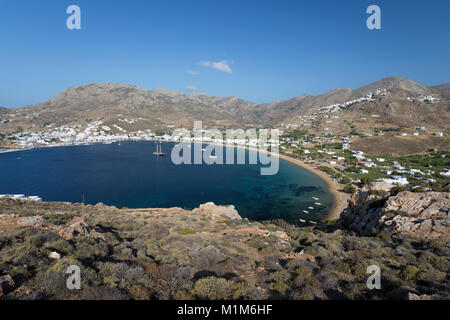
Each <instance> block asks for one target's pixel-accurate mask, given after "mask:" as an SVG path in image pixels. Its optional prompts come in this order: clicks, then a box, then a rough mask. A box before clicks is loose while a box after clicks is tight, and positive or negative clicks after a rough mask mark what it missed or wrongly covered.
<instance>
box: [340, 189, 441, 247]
mask: <svg viewBox="0 0 450 320" xmlns="http://www.w3.org/2000/svg"><path fill="white" fill-rule="evenodd" d="M392 187H393V186H392V185H391V184H389V183H384V182H375V183H372V184H370V185H368V186H366V187H364V188H363V189H361V190H358V191H357V192H356V193H355V194H353V195H352V197H351V199H350V201H349V202H350V205H349V207H348V208H347V209H346V210H345V211H344V212H343V213H342V215H341V218H340V220H339V225H340V226H341V227H343V228H345V229H349V230H354V231H356V232H358V234H361V235H365V236H373V235H377V234H379V233H380V232H383V231H384V232H389V233H390V234H394V235H396V236H401V237H407V238H412V239H417V240H419V241H427V242H430V241H438V242H439V243H442V244H444V245H445V246H450V232H449V231H450V193H449V192H423V193H415V192H410V191H403V192H400V193H398V194H392V193H391V189H392Z"/></svg>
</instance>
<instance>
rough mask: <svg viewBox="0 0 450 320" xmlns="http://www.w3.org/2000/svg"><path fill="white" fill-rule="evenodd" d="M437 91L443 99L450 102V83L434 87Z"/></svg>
mask: <svg viewBox="0 0 450 320" xmlns="http://www.w3.org/2000/svg"><path fill="white" fill-rule="evenodd" d="M432 88H433V89H435V90H437V91H438V92H439V93H440V94H441V95H442V96H443V97H445V98H446V99H448V100H450V83H447V84H442V85H439V86H434V87H432Z"/></svg>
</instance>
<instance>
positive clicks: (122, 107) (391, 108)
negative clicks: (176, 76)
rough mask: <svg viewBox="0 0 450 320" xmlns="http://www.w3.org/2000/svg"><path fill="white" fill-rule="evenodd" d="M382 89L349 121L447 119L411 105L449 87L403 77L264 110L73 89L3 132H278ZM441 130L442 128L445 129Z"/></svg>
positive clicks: (137, 92)
mask: <svg viewBox="0 0 450 320" xmlns="http://www.w3.org/2000/svg"><path fill="white" fill-rule="evenodd" d="M377 89H386V90H387V92H388V93H389V94H388V96H386V97H379V99H376V101H374V102H373V103H368V104H361V105H360V106H358V108H356V109H346V110H345V111H346V112H345V113H346V118H348V119H357V117H360V118H361V111H363V112H364V113H371V114H373V113H381V114H382V115H383V118H382V119H380V121H383V122H385V123H389V124H394V125H397V126H402V125H409V120H410V118H414V119H416V121H417V122H418V123H421V122H423V121H428V122H430V121H431V120H436V119H434V117H433V114H435V113H436V112H437V111H440V116H442V113H444V119H447V118H446V116H448V113H449V112H448V101H446V103H445V108H441V109H442V110H438V109H439V108H438V107H435V108H432V107H431V106H428V105H425V104H421V103H417V104H413V103H412V102H410V101H408V100H406V99H407V98H409V97H414V98H419V97H422V96H426V95H432V94H434V95H436V97H440V98H442V99H444V100H445V99H446V92H448V85H443V86H438V87H434V88H428V87H425V86H424V85H422V84H420V83H417V82H414V81H411V80H408V79H403V78H399V77H390V78H386V79H382V80H380V81H377V82H374V83H372V84H369V85H366V86H364V87H361V88H359V89H356V90H351V89H335V90H332V91H330V92H327V93H324V94H322V95H319V96H311V95H307V94H304V95H300V96H298V97H295V98H293V99H290V100H285V101H277V102H272V103H267V104H259V105H258V104H255V103H251V102H249V101H245V100H242V99H239V98H236V97H227V98H220V97H214V96H208V95H206V94H201V93H191V94H183V93H181V92H178V91H175V90H167V89H164V88H158V89H156V90H146V89H143V88H140V87H137V86H132V85H125V84H118V83H101V84H95V83H89V84H85V85H81V86H78V87H71V88H68V89H66V90H65V91H63V92H61V93H60V94H58V95H57V96H55V97H54V98H53V99H51V100H50V101H48V102H45V103H41V104H36V105H32V106H28V107H24V108H20V109H10V110H9V113H10V114H11V118H9V122H8V123H7V124H5V123H3V126H2V127H0V130H7V129H13V128H17V127H18V126H21V127H23V129H27V130H28V129H33V128H34V129H36V128H39V126H42V125H44V124H48V123H55V125H63V124H73V123H81V124H83V123H85V122H89V121H97V120H103V121H104V122H105V123H108V122H111V123H112V122H115V123H116V124H117V121H118V119H124V118H127V119H141V120H140V121H139V122H140V123H139V124H137V123H134V124H133V129H136V130H139V129H140V128H141V127H146V128H148V127H150V128H153V129H154V128H155V127H161V128H163V127H166V126H167V125H176V126H186V127H191V126H192V124H193V121H194V120H203V121H205V122H206V123H207V124H209V125H215V126H219V127H230V126H240V127H242V126H247V125H248V126H263V125H265V126H267V125H268V126H277V125H279V124H280V123H282V122H286V121H293V119H295V117H297V116H299V115H304V114H310V113H312V112H315V111H316V110H317V109H318V108H321V107H326V106H329V105H333V104H340V103H344V102H346V101H349V100H352V99H356V98H359V97H362V96H365V95H367V94H370V93H371V92H373V91H374V90H377ZM87 120H88V121H87ZM0 125H1V124H0ZM436 126H437V127H441V123H440V122H439V123H437V124H436ZM130 129H131V128H130ZM312 129H313V128H311V130H312Z"/></svg>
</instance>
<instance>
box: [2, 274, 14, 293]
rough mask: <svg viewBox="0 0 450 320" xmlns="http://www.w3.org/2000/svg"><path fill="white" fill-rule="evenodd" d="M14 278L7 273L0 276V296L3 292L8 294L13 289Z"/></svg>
mask: <svg viewBox="0 0 450 320" xmlns="http://www.w3.org/2000/svg"><path fill="white" fill-rule="evenodd" d="M14 286H15V283H14V280H13V278H12V277H11V276H10V275H9V274H7V275H5V276H1V277H0V297H1V296H2V295H4V294H8V293H10V292H11V291H13V290H14Z"/></svg>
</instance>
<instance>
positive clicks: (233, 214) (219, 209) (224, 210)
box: [192, 202, 242, 220]
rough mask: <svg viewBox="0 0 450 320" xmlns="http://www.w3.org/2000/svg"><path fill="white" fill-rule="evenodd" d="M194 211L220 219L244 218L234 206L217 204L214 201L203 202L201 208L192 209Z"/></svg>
mask: <svg viewBox="0 0 450 320" xmlns="http://www.w3.org/2000/svg"><path fill="white" fill-rule="evenodd" d="M192 213H196V214H205V215H209V216H212V217H215V218H219V219H227V220H242V217H241V216H240V215H239V213H238V212H237V211H236V209H235V208H234V206H231V205H230V206H217V205H215V204H214V202H208V203H205V204H202V205H200V207H199V208H196V209H194V210H192Z"/></svg>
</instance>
